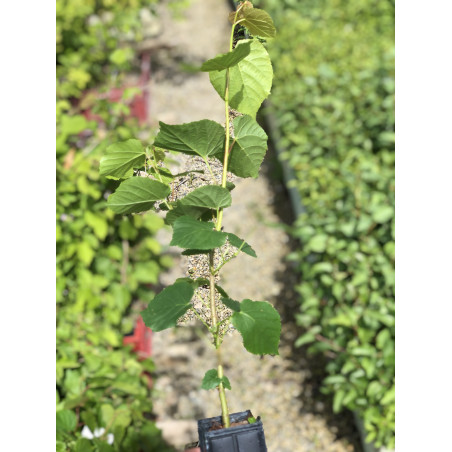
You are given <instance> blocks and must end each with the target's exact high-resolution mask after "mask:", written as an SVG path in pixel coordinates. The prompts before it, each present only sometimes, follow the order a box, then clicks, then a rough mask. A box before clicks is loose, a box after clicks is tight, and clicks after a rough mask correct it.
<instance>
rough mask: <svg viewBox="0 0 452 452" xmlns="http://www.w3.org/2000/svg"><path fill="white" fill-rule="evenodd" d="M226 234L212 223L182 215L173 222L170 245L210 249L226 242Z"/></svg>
mask: <svg viewBox="0 0 452 452" xmlns="http://www.w3.org/2000/svg"><path fill="white" fill-rule="evenodd" d="M226 237H227V234H225V233H224V232H220V231H215V230H214V229H213V223H205V222H201V221H198V220H195V219H194V218H191V217H188V216H183V217H180V218H178V219H177V220H176V221H175V222H174V224H173V238H172V240H171V243H170V245H175V246H179V247H181V248H190V249H199V250H210V249H214V248H218V247H220V246H222V245H224V243H225V242H226Z"/></svg>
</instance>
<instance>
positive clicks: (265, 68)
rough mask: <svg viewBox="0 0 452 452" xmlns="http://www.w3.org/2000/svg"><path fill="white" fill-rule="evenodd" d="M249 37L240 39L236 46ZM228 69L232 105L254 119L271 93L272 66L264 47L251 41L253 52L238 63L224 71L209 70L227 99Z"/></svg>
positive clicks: (218, 89)
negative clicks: (227, 72)
mask: <svg viewBox="0 0 452 452" xmlns="http://www.w3.org/2000/svg"><path fill="white" fill-rule="evenodd" d="M247 42H249V40H241V41H239V43H238V44H237V47H239V46H241V45H244V44H246V43H247ZM227 70H228V71H229V105H230V106H231V107H232V108H234V109H236V110H238V111H239V112H241V113H243V114H247V115H250V116H251V117H253V118H255V117H256V113H257V111H258V110H259V107H260V106H261V104H262V102H263V101H264V100H265V99H266V98H267V97H268V95H269V94H270V88H271V85H272V78H273V69H272V65H271V62H270V57H269V55H268V53H267V51H266V50H265V48H264V46H263V45H262V44H261V43H260V42H259V41H257V40H252V41H251V52H250V54H249V55H248V56H247V57H245V58H244V59H243V60H241V61H240V62H239V63H238V64H237V65H236V66H233V67H231V68H229V69H225V70H223V71H213V72H209V76H210V81H211V83H212V85H213V87H214V88H215V90H216V91H217V93H218V94H219V95H220V97H221V98H222V99H224V95H225V89H226V71H227Z"/></svg>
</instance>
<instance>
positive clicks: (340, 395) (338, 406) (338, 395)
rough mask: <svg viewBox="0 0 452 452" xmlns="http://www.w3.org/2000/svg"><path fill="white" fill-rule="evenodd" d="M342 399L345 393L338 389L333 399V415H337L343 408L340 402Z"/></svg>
mask: <svg viewBox="0 0 452 452" xmlns="http://www.w3.org/2000/svg"><path fill="white" fill-rule="evenodd" d="M344 397H345V391H344V390H343V389H339V390H338V391H337V392H335V394H334V398H333V413H339V411H340V410H341V408H342V406H343V403H342V402H343V401H344Z"/></svg>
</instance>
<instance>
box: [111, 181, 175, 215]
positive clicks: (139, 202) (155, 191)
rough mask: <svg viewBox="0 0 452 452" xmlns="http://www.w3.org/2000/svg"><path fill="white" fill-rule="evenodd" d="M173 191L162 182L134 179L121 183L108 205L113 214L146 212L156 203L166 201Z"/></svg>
mask: <svg viewBox="0 0 452 452" xmlns="http://www.w3.org/2000/svg"><path fill="white" fill-rule="evenodd" d="M170 192H171V189H170V188H169V187H168V186H167V185H165V184H162V183H161V182H157V181H155V180H151V179H148V178H147V177H133V178H131V179H127V180H125V181H124V182H122V183H121V185H120V186H119V187H118V188H117V189H116V192H115V193H113V194H112V195H110V196H109V198H108V201H107V204H108V207H110V209H111V210H113V212H116V213H122V214H127V213H133V212H135V213H136V212H144V211H145V210H149V209H151V208H152V207H153V206H154V203H155V201H158V200H161V199H165V198H166V197H167V196H168V195H169V194H170Z"/></svg>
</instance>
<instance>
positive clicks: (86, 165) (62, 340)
mask: <svg viewBox="0 0 452 452" xmlns="http://www.w3.org/2000/svg"><path fill="white" fill-rule="evenodd" d="M142 4H144V2H142V1H131V0H128V1H120V2H110V1H106V0H103V1H102V2H98V1H97V2H94V1H92V2H89V1H88V2H87V1H83V2H80V1H76V0H71V1H65V2H63V1H61V2H60V1H58V2H57V30H58V35H59V38H58V37H57V59H58V62H57V86H58V89H57V108H56V112H57V115H56V122H57V148H56V152H57V160H56V178H57V211H56V214H57V226H56V234H57V259H56V260H57V337H56V345H57V362H56V370H57V378H56V383H57V408H56V411H57V413H56V420H57V450H61V451H66V450H69V451H83V452H85V451H87V452H91V451H92V452H104V451H136V452H138V451H140V450H149V451H158V452H164V451H170V450H172V449H170V448H169V447H168V446H167V445H166V444H165V443H164V442H163V440H162V438H161V433H160V431H159V430H158V429H157V428H156V426H155V424H154V422H152V421H151V420H150V417H151V416H150V415H151V413H152V402H151V397H150V389H149V381H148V377H147V376H146V375H148V374H149V372H151V371H152V369H153V364H152V361H151V360H144V361H139V360H138V358H137V356H136V355H135V354H134V353H132V351H131V350H130V348H129V347H123V345H122V340H123V337H124V335H125V334H127V333H130V332H131V331H132V329H133V326H134V325H133V313H132V312H131V305H132V303H133V302H138V301H142V302H148V301H149V300H150V299H151V298H152V296H153V295H154V292H153V291H152V286H153V285H156V283H157V282H158V276H159V274H160V272H161V271H162V270H163V269H165V268H167V267H168V266H169V265H170V262H169V261H168V259H167V258H165V257H162V256H161V253H160V251H161V250H160V245H159V243H158V242H157V240H156V238H155V234H156V232H157V231H158V230H159V229H160V228H161V227H162V226H163V220H162V219H161V218H159V217H158V216H157V215H147V216H139V215H135V216H133V217H125V218H124V217H123V216H120V215H115V214H114V213H113V212H112V211H109V210H107V211H106V198H107V197H108V194H109V193H111V192H112V191H114V189H115V187H116V186H117V185H118V182H117V181H114V180H109V179H106V178H103V177H99V171H98V168H99V160H100V157H101V155H102V154H103V152H104V150H105V148H106V147H107V146H108V145H109V144H111V143H113V142H115V141H117V140H121V139H128V138H130V137H132V136H134V137H135V136H136V135H137V133H138V132H139V129H138V126H137V124H136V121H135V120H132V119H127V120H126V119H125V118H124V116H123V114H124V113H128V108H127V106H126V105H125V102H126V100H127V99H128V98H130V96H131V95H133V90H132V91H131V90H130V89H129V90H125V92H124V95H123V99H122V101H120V102H118V103H111V102H109V101H108V100H105V99H103V100H96V102H95V103H93V106H92V108H93V112H94V113H96V114H98V115H99V116H101V117H102V119H103V121H104V125H103V126H102V127H99V126H98V125H97V124H96V123H95V122H89V121H87V120H86V119H85V118H84V117H83V116H82V115H81V114H79V111H78V110H77V107H76V106H74V104H73V103H72V99H73V98H74V97H75V98H77V97H78V96H79V95H80V92H81V91H82V90H83V89H85V88H87V87H90V86H92V85H93V84H97V85H98V89H101V90H102V89H106V88H105V87H106V86H108V85H109V84H110V82H111V78H112V76H114V75H115V74H114V72H115V71H117V70H118V69H121V68H122V69H124V68H126V67H127V65H124V66H123V65H122V63H124V61H121V59H120V58H117V53H116V56H115V57H112V55H114V53H113V54H112V53H111V48H112V44H111V43H112V42H113V43H119V42H120V39H119V38H120V35H121V33H122V32H123V31H125V30H123V29H121V27H119V25H117V24H125V23H126V22H127V21H128V22H129V24H130V26H131V27H132V28H131V30H132V31H133V28H134V27H135V31H136V26H138V25H139V20H138V17H139V9H138V8H139V6H141V5H142ZM122 8H126V9H127V11H126V12H125V13H124V12H123V11H122ZM106 11H107V12H109V13H110V15H108V14H107V16H108V17H110V19H111V20H110V21H109V22H108V27H110V28H108V27H107V24H104V25H102V26H101V25H98V26H96V27H91V26H88V24H90V23H96V20H94V22H93V16H92V15H93V14H94V15H95V16H94V19H95V18H96V15H102V14H104V12H106ZM112 13H113V16H112V15H111V14H112ZM88 15H91V16H90V17H88ZM115 24H116V25H115ZM124 26H125V25H124ZM99 27H100V28H99ZM118 30H119V31H120V33H119V32H118ZM129 31H130V30H129ZM118 33H119V34H118ZM110 35H111V36H113V37H111V36H110ZM134 36H135V35H134ZM110 38H111V39H112V40H110ZM121 39H122V38H121ZM121 42H123V41H121ZM113 47H114V45H113ZM120 48H121V49H124V51H125V52H126V54H127V55H133V53H131V51H130V47H125V46H124V47H122V44H121V46H120ZM102 52H103V53H102ZM128 61H131V59H128ZM124 64H125V63H124ZM127 64H128V63H127ZM74 71H75V72H74ZM77 71H78V72H77ZM74 73H75V74H78V75H79V76H81V74H82V73H84V74H87V75H86V76H83V77H82V76H81V78H80V79H77V77H75V76H74V77H73V76H70V74H74ZM69 98H70V99H69ZM85 426H86V427H88V428H89V429H90V430H91V432H94V431H95V430H96V429H102V428H103V429H105V430H104V431H103V434H102V435H101V436H100V437H97V438H93V439H86V438H82V437H81V431H82V428H83V427H85ZM111 434H113V435H114V442H113V444H112V445H110V444H109V443H108V439H109V438H110V437H109V435H111Z"/></svg>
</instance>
